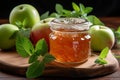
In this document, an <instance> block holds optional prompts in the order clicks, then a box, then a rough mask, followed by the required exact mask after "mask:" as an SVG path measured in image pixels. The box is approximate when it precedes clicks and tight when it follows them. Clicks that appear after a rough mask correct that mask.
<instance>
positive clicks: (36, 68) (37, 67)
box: [26, 60, 45, 78]
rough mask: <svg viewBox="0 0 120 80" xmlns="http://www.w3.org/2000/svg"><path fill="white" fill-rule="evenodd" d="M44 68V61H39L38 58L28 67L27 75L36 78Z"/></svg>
mask: <svg viewBox="0 0 120 80" xmlns="http://www.w3.org/2000/svg"><path fill="white" fill-rule="evenodd" d="M44 69H45V64H44V62H43V61H42V62H39V61H38V60H37V61H35V62H34V63H33V64H31V65H30V66H29V67H28V69H27V72H26V76H27V78H36V77H38V76H40V75H42V73H43V71H44Z"/></svg>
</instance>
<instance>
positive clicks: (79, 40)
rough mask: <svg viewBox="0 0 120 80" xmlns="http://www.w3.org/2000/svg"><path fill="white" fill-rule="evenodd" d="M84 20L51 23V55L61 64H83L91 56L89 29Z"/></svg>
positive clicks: (53, 21)
mask: <svg viewBox="0 0 120 80" xmlns="http://www.w3.org/2000/svg"><path fill="white" fill-rule="evenodd" d="M90 25H91V23H90V22H88V21H86V20H85V19H82V18H56V19H54V20H52V21H51V22H50V26H51V27H50V28H51V30H52V33H50V35H49V40H50V54H52V55H53V56H54V57H55V58H56V60H55V61H57V62H60V63H70V64H71V63H83V62H85V61H87V60H88V57H89V56H90V54H91V51H90V39H91V36H90V35H89V32H88V30H89V27H90Z"/></svg>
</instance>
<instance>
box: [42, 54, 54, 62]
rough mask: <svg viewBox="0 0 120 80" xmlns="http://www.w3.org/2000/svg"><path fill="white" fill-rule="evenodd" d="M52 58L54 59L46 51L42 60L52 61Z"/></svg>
mask: <svg viewBox="0 0 120 80" xmlns="http://www.w3.org/2000/svg"><path fill="white" fill-rule="evenodd" d="M54 59H55V57H53V56H52V55H51V54H50V53H47V54H45V55H44V59H43V61H44V62H45V63H49V62H51V61H53V60H54Z"/></svg>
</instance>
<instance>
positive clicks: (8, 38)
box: [0, 24, 19, 49]
mask: <svg viewBox="0 0 120 80" xmlns="http://www.w3.org/2000/svg"><path fill="white" fill-rule="evenodd" d="M18 30H19V29H18V27H17V26H15V25H12V24H2V25H0V49H10V48H12V47H14V46H15V38H13V35H14V34H15V33H16V32H17V31H18Z"/></svg>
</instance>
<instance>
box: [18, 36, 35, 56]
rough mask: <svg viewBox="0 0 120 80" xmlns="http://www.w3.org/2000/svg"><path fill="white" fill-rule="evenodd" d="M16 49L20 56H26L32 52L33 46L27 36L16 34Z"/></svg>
mask: <svg viewBox="0 0 120 80" xmlns="http://www.w3.org/2000/svg"><path fill="white" fill-rule="evenodd" d="M16 50H17V52H18V53H19V54H20V55H21V56H22V57H28V56H30V55H32V54H33V52H34V47H33V45H32V43H31V41H30V40H29V39H28V38H26V37H21V36H19V35H18V36H17V39H16Z"/></svg>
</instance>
